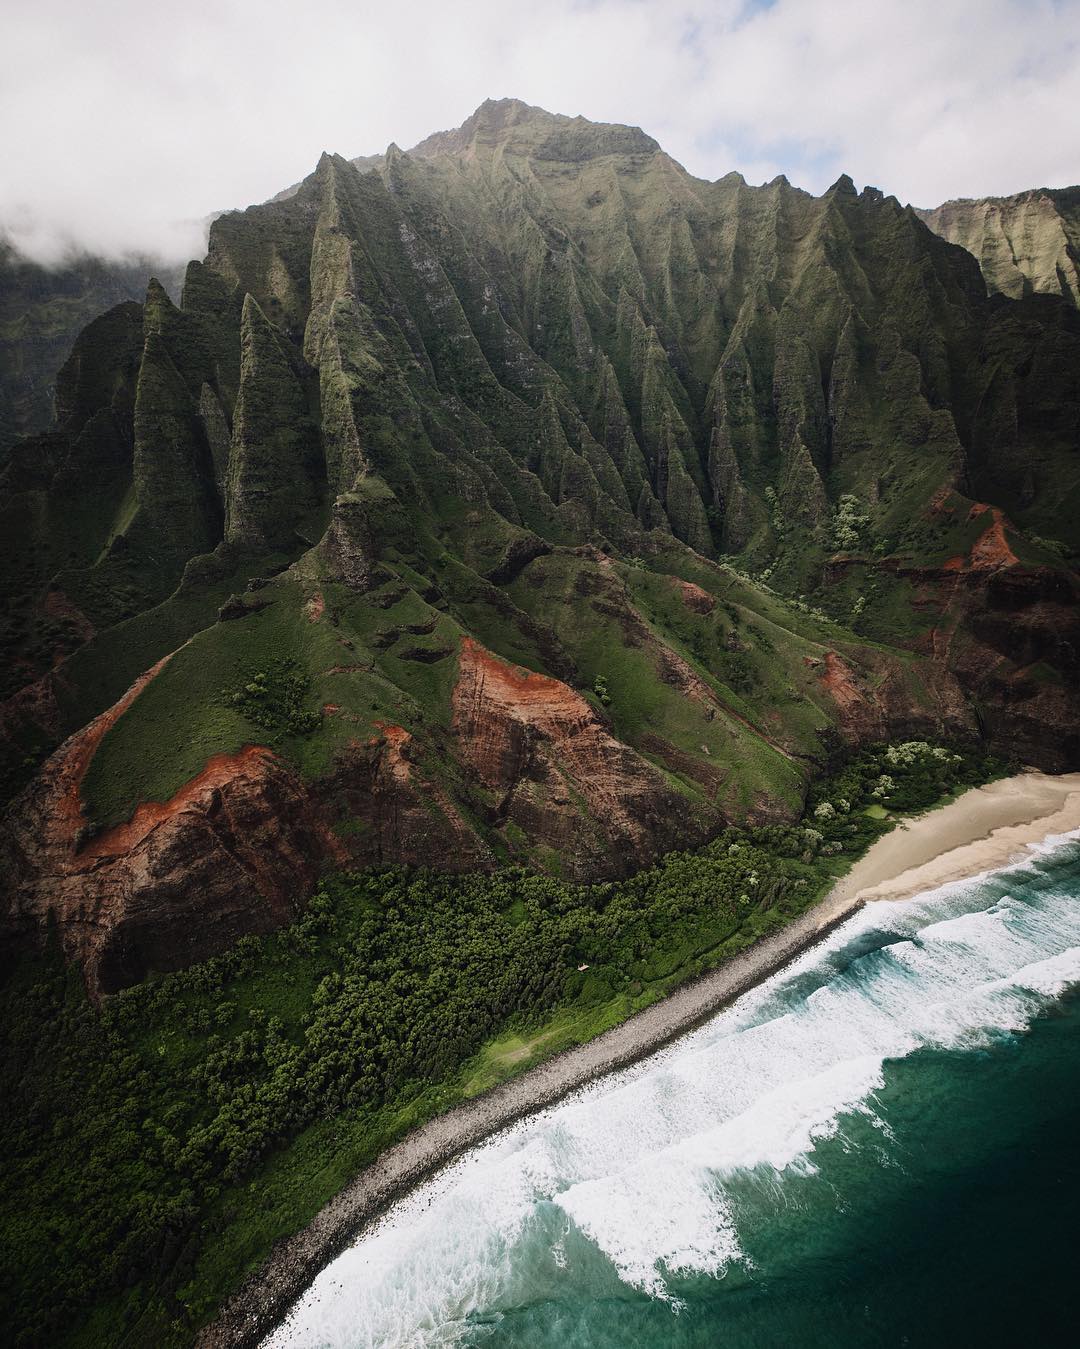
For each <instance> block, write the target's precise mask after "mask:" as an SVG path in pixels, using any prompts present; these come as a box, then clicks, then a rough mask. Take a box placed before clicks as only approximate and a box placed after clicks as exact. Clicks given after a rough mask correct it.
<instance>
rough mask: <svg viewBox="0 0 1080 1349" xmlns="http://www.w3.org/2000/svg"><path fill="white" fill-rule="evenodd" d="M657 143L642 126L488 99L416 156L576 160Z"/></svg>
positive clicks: (650, 148) (417, 148) (643, 150)
mask: <svg viewBox="0 0 1080 1349" xmlns="http://www.w3.org/2000/svg"><path fill="white" fill-rule="evenodd" d="M659 148H660V146H659V145H658V144H657V142H656V141H655V140H653V138H652V137H651V136H648V135H646V134H645V132H644V131H642V129H641V128H640V127H636V126H624V125H622V124H621V123H618V122H591V121H589V120H588V119H587V118H585V117H582V116H580V115H579V116H577V117H566V116H564V115H562V114H561V113H552V112H548V111H547V110H546V109H545V108H538V107H534V106H533V105H532V104H529V103H524V102H523V101H522V100H521V99H519V98H486V99H485V100H484V101H483V103H481V104H480V106H479V107H478V108H477V109H476V111H475V112H474V113H472V115H471V116H469V117H467V118H466V119H465V121H464V122H462V124H461V125H460V126H459V127H455V128H453V129H452V130H449V131H437V132H435V134H434V135H432V136H428V137H427V138H426V139H424V140H422V141H421V142H420V143H419V145H414V146H413V148H412V149H411V150H410V151H409V154H410V155H412V156H414V157H416V158H420V159H433V158H436V157H438V156H441V155H462V154H475V153H484V152H488V153H490V152H491V151H493V150H496V149H503V150H505V151H508V152H509V153H511V154H523V155H532V156H534V157H536V158H539V159H561V160H566V161H568V162H576V161H579V160H585V159H595V158H599V157H600V156H602V155H611V154H653V153H655V152H656V151H657V150H659Z"/></svg>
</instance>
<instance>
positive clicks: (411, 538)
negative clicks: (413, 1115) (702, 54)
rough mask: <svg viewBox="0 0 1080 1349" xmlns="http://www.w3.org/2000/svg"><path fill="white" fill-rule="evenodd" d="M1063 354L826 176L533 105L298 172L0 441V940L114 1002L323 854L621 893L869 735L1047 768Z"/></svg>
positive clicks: (1050, 328)
mask: <svg viewBox="0 0 1080 1349" xmlns="http://www.w3.org/2000/svg"><path fill="white" fill-rule="evenodd" d="M1078 355H1080V315H1078V313H1077V311H1076V309H1075V307H1074V306H1073V305H1071V304H1070V303H1068V302H1067V301H1065V300H1064V299H1062V298H1060V297H1053V296H1048V295H1025V296H1024V297H1022V298H1020V299H1016V300H1013V299H1009V298H1007V297H1003V296H1000V295H991V296H988V295H987V293H986V285H985V284H984V280H983V277H982V276H981V275H980V272H979V268H978V265H977V264H976V262H975V260H974V259H973V258H972V257H971V255H970V254H968V253H967V252H965V251H964V250H963V249H961V248H959V247H956V246H954V245H951V244H949V243H947V242H945V241H943V240H942V239H940V238H938V237H937V236H936V235H935V234H934V233H932V232H931V231H930V230H929V229H928V228H927V227H926V226H925V225H924V224H923V222H922V221H921V220H920V219H919V218H918V215H917V214H916V213H915V212H914V211H912V210H911V209H910V208H904V207H901V206H900V204H899V203H898V202H897V201H896V200H895V198H892V197H886V196H884V195H883V194H882V193H881V192H879V191H877V190H876V189H873V188H867V189H865V190H864V191H863V192H861V193H857V192H856V191H855V188H854V186H853V184H852V182H851V180H850V179H849V178H847V177H842V178H840V179H839V180H838V181H837V183H836V184H834V185H833V187H832V188H830V189H829V191H828V192H826V193H825V194H824V195H823V196H822V197H818V198H815V197H813V196H811V195H810V194H808V193H806V192H803V191H801V190H799V189H797V188H793V187H791V186H790V185H789V184H788V183H787V182H786V181H785V180H783V179H777V180H776V181H774V182H773V183H770V184H768V185H766V186H763V187H751V186H748V185H747V184H746V183H745V182H744V181H743V180H742V179H741V177H739V175H737V174H731V175H728V176H727V177H726V178H723V179H721V180H719V181H718V182H716V183H706V182H703V181H701V180H698V179H695V178H693V177H692V176H691V175H689V174H688V173H686V172H685V170H684V169H682V168H681V166H679V165H678V164H677V163H676V162H675V161H674V160H672V159H671V158H670V157H669V156H668V155H666V154H665V153H664V151H663V150H662V149H660V147H659V146H658V145H657V144H656V142H655V141H653V140H652V139H651V138H650V137H648V136H647V135H645V133H644V132H641V131H640V130H639V129H637V128H627V127H617V126H604V125H598V124H594V123H590V122H587V121H585V120H584V119H583V118H567V117H560V116H555V115H552V114H549V113H546V112H543V111H542V110H539V109H535V108H530V107H528V106H527V105H525V104H523V103H520V102H517V101H515V100H501V101H498V102H488V103H485V104H483V105H482V106H481V107H480V108H479V109H478V110H477V112H476V113H475V114H474V115H473V116H472V117H471V118H469V119H468V120H467V121H466V122H465V123H464V124H463V125H462V126H461V127H460V128H458V129H457V130H456V131H453V132H443V133H438V134H437V135H435V136H433V137H430V138H428V139H427V140H426V141H424V142H422V143H421V144H420V145H419V146H417V147H415V148H414V150H413V151H410V152H408V153H406V152H403V151H401V150H400V149H398V148H397V147H396V146H391V147H390V149H389V150H388V151H387V152H386V154H385V155H384V156H382V157H380V158H378V159H377V160H363V161H360V162H359V163H350V162H349V161H348V160H346V159H344V158H342V157H340V156H336V155H331V154H324V155H323V156H322V158H321V159H320V161H319V164H318V166H317V168H316V170H315V172H314V173H313V174H312V175H311V176H310V177H309V178H308V179H306V180H305V181H304V182H303V183H302V184H301V185H300V186H299V187H298V189H297V190H296V192H295V193H293V194H291V195H283V196H281V197H280V198H279V199H276V200H275V201H272V202H268V203H265V204H264V205H262V206H257V207H252V208H249V209H248V210H246V211H243V212H231V213H228V214H226V215H224V216H221V217H220V218H218V219H217V220H216V221H215V222H214V223H213V225H212V227H211V231H210V240H209V250H208V254H207V257H206V259H205V260H204V261H203V262H192V263H191V264H189V266H188V268H187V272H186V276H185V281H184V287H183V296H182V301H181V304H180V305H179V306H176V305H175V304H173V302H172V301H171V299H170V298H169V296H168V294H167V293H166V291H165V290H164V288H163V287H162V286H161V285H159V284H157V283H156V282H152V283H151V284H150V287H149V289H148V291H147V294H146V299H145V303H144V304H143V305H142V306H141V307H140V306H138V305H136V304H131V303H129V304H124V305H120V306H118V307H117V308H115V309H113V310H111V311H109V312H108V313H107V314H104V315H102V316H100V317H99V318H97V319H95V320H94V321H93V322H92V323H90V324H89V325H88V326H87V327H86V328H85V329H84V331H83V332H82V333H81V334H80V336H79V338H78V339H77V341H76V343H75V346H74V348H73V350H72V353H71V356H70V357H69V359H68V361H67V363H66V364H65V366H64V367H63V369H62V370H61V371H60V373H59V375H58V376H57V398H56V404H57V420H56V423H55V425H54V427H53V429H52V430H50V431H48V432H47V433H45V434H43V435H40V436H38V437H34V438H31V439H28V440H24V441H22V442H20V443H19V444H18V445H16V446H15V447H14V448H13V450H12V452H11V458H10V462H9V464H8V466H7V469H6V470H5V473H4V478H3V484H2V488H3V498H2V502H0V510H2V513H3V519H4V524H5V529H4V537H5V539H6V540H7V544H6V547H7V555H6V558H7V564H8V565H7V567H6V568H5V582H4V583H5V585H6V587H7V596H8V600H9V610H10V617H9V618H8V620H7V628H6V632H5V639H6V643H7V646H8V649H9V651H10V652H11V656H12V658H11V660H10V661H9V669H10V671H11V674H10V677H9V684H8V688H7V694H8V702H7V703H6V704H5V707H4V712H3V719H2V723H0V724H2V726H3V747H4V750H5V756H6V767H7V774H8V776H7V780H8V783H9V791H11V792H13V793H20V792H21V794H19V795H17V796H16V798H15V800H14V803H13V806H12V808H11V811H10V818H9V824H8V827H7V832H6V842H5V845H4V846H5V848H6V856H7V858H8V864H9V881H8V889H9V894H10V896H11V898H10V900H9V903H8V922H9V926H10V927H11V928H12V929H13V930H15V931H18V932H33V931H38V930H40V927H41V924H42V923H43V922H44V921H45V917H46V915H47V914H50V913H51V914H53V916H54V917H55V918H56V919H57V920H58V922H59V926H60V929H61V932H62V939H63V941H64V943H65V949H66V950H67V951H68V953H69V954H70V955H72V956H74V957H77V958H79V959H81V960H83V961H84V964H85V966H86V968H87V970H88V980H89V982H90V984H91V987H92V988H95V989H97V990H99V991H109V990H110V989H112V988H116V987H120V986H123V985H124V984H126V983H130V982H135V981H137V980H138V979H140V978H142V977H144V975H145V974H146V973H148V972H150V971H152V970H159V969H167V968H175V967H177V966H181V965H183V964H185V963H190V961H192V960H194V959H199V958H201V957H203V956H205V955H208V954H211V953H212V952H213V951H215V950H218V949H221V948H222V947H223V946H224V945H227V944H228V943H229V942H230V941H231V940H233V939H235V937H236V936H237V935H239V934H240V933H242V932H244V931H264V930H267V929H268V928H270V927H273V926H276V925H277V924H279V923H280V922H282V921H284V920H285V919H286V918H287V917H288V915H289V914H290V913H292V912H294V911H295V906H296V905H297V904H299V903H301V902H302V900H303V897H304V894H305V893H306V891H307V890H308V889H310V887H311V885H312V884H313V883H314V879H315V876H316V875H317V873H318V870H319V868H320V866H323V865H327V864H334V865H344V864H347V865H367V864H373V863H374V864H382V863H386V862H394V861H405V862H412V863H418V864H433V865H437V866H443V867H448V868H451V869H460V868H472V867H484V868H490V867H494V866H498V865H500V864H502V863H504V862H507V861H517V862H526V863H529V864H531V865H538V866H540V867H544V868H547V869H549V870H552V871H556V872H558V871H562V872H564V873H565V874H567V875H572V876H577V877H584V878H590V879H591V878H598V877H603V876H606V875H614V874H625V873H626V872H628V871H630V870H633V869H634V868H635V867H639V866H641V865H644V864H646V863H647V862H648V861H650V860H651V859H652V858H653V857H655V856H656V855H658V854H659V853H660V852H662V851H664V850H666V849H670V848H672V847H678V846H685V845H687V844H691V843H695V842H700V841H703V840H704V839H706V838H708V837H710V836H711V835H713V834H715V833H716V832H717V831H718V830H719V829H720V828H721V827H722V826H723V825H724V824H725V823H727V822H751V823H765V822H768V821H781V820H792V819H795V818H797V816H798V814H799V812H800V810H801V807H802V802H803V799H804V797H805V793H806V789H807V784H808V782H809V781H810V779H811V778H812V776H813V775H814V774H815V773H816V772H818V771H820V770H821V769H822V768H823V767H824V766H825V765H827V764H828V763H830V762H831V761H832V760H833V759H835V757H836V756H837V754H838V753H840V752H842V751H843V750H844V748H845V747H847V748H851V747H854V746H857V745H861V744H867V743H870V742H874V741H879V740H883V739H886V738H889V737H892V736H896V735H900V736H906V735H920V736H922V735H925V736H928V737H933V738H937V739H940V738H946V739H967V740H975V739H978V738H982V739H985V740H987V741H988V742H989V743H990V744H991V745H993V746H994V747H995V748H997V749H999V750H1003V751H1006V752H1008V753H1012V754H1017V755H1019V756H1021V757H1023V758H1024V759H1027V760H1029V761H1032V762H1036V763H1039V764H1042V765H1044V766H1046V767H1050V768H1062V767H1065V766H1068V765H1072V764H1074V763H1075V762H1076V760H1077V757H1078V755H1080V727H1078V720H1080V718H1078V711H1077V708H1078V703H1077V698H1076V684H1077V680H1078V678H1080V672H1078V669H1077V657H1076V652H1077V650H1080V643H1078V641H1077V636H1078V634H1077V620H1076V614H1077V609H1076V600H1077V595H1078V593H1080V591H1078V581H1077V576H1076V573H1075V571H1074V569H1073V568H1072V566H1071V565H1070V561H1069V560H1070V559H1071V558H1074V557H1075V555H1076V549H1077V545H1078V543H1080V536H1078V532H1077V531H1078V528H1080V526H1078V523H1077V522H1078V521H1080V510H1078V509H1077V506H1078V504H1080V503H1078V494H1080V460H1078V457H1077V426H1078V425H1080V421H1078V418H1077V411H1078V409H1080V360H1078V359H1077V357H1078ZM162 661H164V662H165V663H164V664H159V662H162ZM151 667H153V669H154V671H155V673H154V674H153V677H152V679H150V680H149V682H146V683H145V685H140V686H139V690H138V691H137V694H136V693H133V694H132V695H131V697H130V698H129V699H128V700H127V701H125V702H124V703H123V704H122V705H121V704H118V703H117V700H118V699H120V698H121V696H122V695H124V694H125V691H126V690H128V688H129V686H131V685H132V684H133V681H135V680H136V679H137V678H139V677H141V676H143V675H144V674H145V673H146V672H147V671H149V670H150V669H151ZM110 706H112V707H113V711H112V712H109V713H107V709H109V708H110ZM106 713H107V715H106V716H105V718H104V720H102V721H99V722H94V721H93V719H94V718H96V717H99V716H100V715H101V714H106ZM72 735H74V738H73V739H72V740H68V741H67V742H66V744H65V745H64V746H63V747H62V748H61V749H60V750H59V751H58V752H57V753H56V755H54V756H53V758H51V759H49V760H48V761H47V762H45V764H44V766H43V767H42V768H41V769H40V771H38V765H39V764H41V762H42V760H43V758H44V756H45V754H46V753H47V752H48V751H50V750H52V749H53V747H55V746H56V745H58V744H59V743H60V742H61V741H63V740H64V738H65V737H67V736H72ZM255 747H258V748H257V749H256V748H255ZM24 784H28V785H25V786H24ZM155 803H156V804H155ZM239 819H243V821H244V827H243V830H242V831H240V832H239V833H238V829H239V826H238V825H237V823H236V821H237V820H239ZM249 835H250V836H257V837H259V838H260V839H262V840H263V843H262V845H261V848H262V850H261V851H260V852H259V853H258V855H255V854H254V853H253V852H252V851H251V850H250V849H249V848H248V846H247V845H246V843H245V842H244V839H245V838H246V837H248V836H249ZM88 887H89V888H88ZM192 905H194V909H195V913H194V917H195V918H196V919H197V921H195V922H194V923H193V912H192V909H191V906H192ZM87 912H90V913H91V914H96V915H97V917H96V918H93V917H92V918H91V919H90V920H89V922H88V921H87V918H86V914H87ZM208 916H212V921H207V917H208Z"/></svg>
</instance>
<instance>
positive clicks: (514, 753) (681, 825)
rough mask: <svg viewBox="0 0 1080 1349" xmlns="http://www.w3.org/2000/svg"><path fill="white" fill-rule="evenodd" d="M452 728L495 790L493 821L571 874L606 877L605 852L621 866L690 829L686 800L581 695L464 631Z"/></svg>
mask: <svg viewBox="0 0 1080 1349" xmlns="http://www.w3.org/2000/svg"><path fill="white" fill-rule="evenodd" d="M453 732H454V735H455V737H456V740H457V744H458V747H459V755H460V757H461V759H462V760H463V761H464V762H465V763H466V764H467V765H468V766H469V767H470V768H471V769H472V771H473V772H474V773H475V774H476V776H477V777H478V778H479V780H480V781H481V782H482V783H483V785H484V786H485V787H486V788H487V789H488V790H489V791H490V792H491V793H492V794H493V796H494V805H493V807H492V810H491V815H492V820H493V822H494V823H496V824H501V823H504V822H506V821H511V822H513V823H514V824H516V825H518V826H519V828H521V829H522V830H524V831H525V833H526V834H527V835H528V837H529V839H530V840H531V841H532V843H533V844H534V845H535V844H539V845H541V846H547V847H550V848H553V849H556V850H558V852H559V854H560V856H561V858H562V859H563V862H564V864H565V866H566V868H567V870H568V871H569V872H571V873H573V874H576V875H579V876H588V875H591V874H599V873H600V872H603V873H605V874H610V873H611V871H612V860H613V858H615V859H618V862H621V863H622V865H623V866H624V867H625V869H627V870H629V869H631V868H632V867H633V866H635V865H641V864H642V863H644V862H647V861H649V860H651V859H652V858H653V857H655V856H656V855H657V853H658V852H660V851H662V849H663V848H664V847H665V846H672V844H673V842H674V840H675V839H680V840H682V841H683V842H686V841H687V837H688V834H690V835H691V836H692V835H693V833H694V832H695V829H694V826H695V822H694V821H693V820H691V821H688V820H687V813H688V809H689V808H688V806H687V802H686V799H685V798H684V797H681V796H676V794H675V793H674V792H673V791H672V790H671V789H670V788H669V787H668V785H667V783H666V782H665V781H664V778H663V776H662V775H661V774H660V773H659V772H658V770H657V769H656V768H654V767H653V766H652V764H650V763H649V762H648V761H647V760H646V759H643V758H642V757H641V755H639V754H637V753H636V752H635V751H634V750H633V749H631V748H630V747H629V746H628V745H625V744H623V743H622V742H621V741H619V740H616V739H615V737H614V736H613V735H612V734H611V733H610V731H609V730H608V728H607V727H606V726H605V724H604V722H603V721H602V719H601V718H600V716H599V715H598V713H597V712H596V711H595V709H594V708H593V707H592V706H591V704H590V703H588V702H587V701H586V699H584V698H583V697H582V696H581V695H580V694H579V693H575V692H574V690H573V689H571V688H570V687H569V686H568V685H566V684H564V683H562V682H561V681H560V680H558V679H552V678H550V677H549V676H547V675H542V674H536V673H534V672H532V671H528V670H522V669H519V668H518V667H516V666H513V665H509V664H507V663H506V662H505V661H503V660H500V659H499V658H498V657H497V656H494V655H492V653H491V652H490V651H487V650H485V649H484V647H482V646H480V645H479V643H477V642H475V641H474V640H473V639H472V638H470V637H465V638H463V640H462V644H461V654H460V659H459V670H458V680H457V684H456V686H455V688H454V693H453ZM718 823H719V821H718V820H717V819H713V820H712V825H713V827H716V825H717V824H718ZM688 824H689V829H688ZM700 829H701V831H702V832H703V831H704V821H702V822H700ZM618 862H616V865H618Z"/></svg>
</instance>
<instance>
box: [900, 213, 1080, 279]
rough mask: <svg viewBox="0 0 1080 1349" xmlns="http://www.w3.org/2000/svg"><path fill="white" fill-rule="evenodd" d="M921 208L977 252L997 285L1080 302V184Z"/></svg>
mask: <svg viewBox="0 0 1080 1349" xmlns="http://www.w3.org/2000/svg"><path fill="white" fill-rule="evenodd" d="M918 214H919V216H920V217H921V218H922V219H923V220H924V221H925V222H926V223H927V224H928V225H929V226H930V228H931V229H932V230H933V231H934V233H935V234H940V235H941V237H942V238H943V239H948V241H949V242H950V243H952V244H959V245H960V247H961V248H966V249H967V251H968V252H969V253H971V254H973V255H974V256H975V258H976V259H977V260H978V263H979V266H980V267H981V268H982V273H983V276H984V277H985V278H986V284H987V287H988V289H990V290H991V291H998V292H1000V293H1001V294H1002V295H1008V296H1010V297H1011V298H1012V299H1020V298H1021V297H1022V296H1024V295H1030V294H1032V293H1038V294H1044V295H1061V296H1064V298H1065V299H1067V300H1069V301H1071V303H1073V304H1080V188H1075V187H1067V188H1060V189H1051V188H1040V189H1037V190H1035V191H1031V192H1018V193H1016V194H1015V195H1014V196H1011V197H982V198H974V199H966V200H959V201H947V202H944V203H943V204H942V205H941V206H935V207H934V208H933V209H932V210H923V211H919V213H918Z"/></svg>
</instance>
